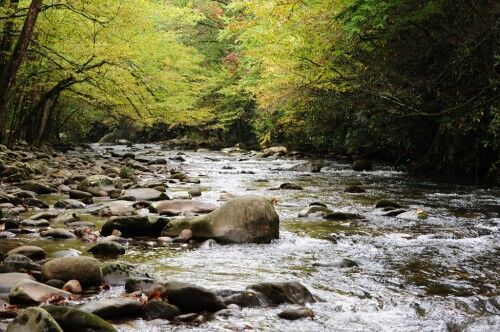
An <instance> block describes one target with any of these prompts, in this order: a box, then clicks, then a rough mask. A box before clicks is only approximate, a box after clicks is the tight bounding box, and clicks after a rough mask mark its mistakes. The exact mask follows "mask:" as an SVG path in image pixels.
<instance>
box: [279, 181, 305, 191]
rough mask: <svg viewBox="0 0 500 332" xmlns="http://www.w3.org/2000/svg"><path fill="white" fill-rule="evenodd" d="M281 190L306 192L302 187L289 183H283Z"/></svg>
mask: <svg viewBox="0 0 500 332" xmlns="http://www.w3.org/2000/svg"><path fill="white" fill-rule="evenodd" d="M279 188H280V189H284V190H304V188H302V187H301V186H299V185H296V184H293V183H288V182H286V183H282V184H281V185H280V187H279Z"/></svg>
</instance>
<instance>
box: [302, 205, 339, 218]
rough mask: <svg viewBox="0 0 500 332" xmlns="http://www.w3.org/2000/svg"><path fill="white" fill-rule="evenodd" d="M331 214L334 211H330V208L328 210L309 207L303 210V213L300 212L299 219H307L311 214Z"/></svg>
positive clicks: (321, 207)
mask: <svg viewBox="0 0 500 332" xmlns="http://www.w3.org/2000/svg"><path fill="white" fill-rule="evenodd" d="M331 212H332V210H330V209H329V208H327V207H325V206H319V205H312V206H309V207H307V208H305V209H303V210H302V211H300V212H299V218H304V217H307V216H309V215H311V214H319V215H324V214H327V213H331Z"/></svg>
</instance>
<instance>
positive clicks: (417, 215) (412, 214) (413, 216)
mask: <svg viewBox="0 0 500 332" xmlns="http://www.w3.org/2000/svg"><path fill="white" fill-rule="evenodd" d="M396 218H398V219H406V220H412V221H419V220H424V219H427V218H428V216H427V212H425V211H423V210H416V211H408V212H403V213H401V214H398V215H397V216H396Z"/></svg>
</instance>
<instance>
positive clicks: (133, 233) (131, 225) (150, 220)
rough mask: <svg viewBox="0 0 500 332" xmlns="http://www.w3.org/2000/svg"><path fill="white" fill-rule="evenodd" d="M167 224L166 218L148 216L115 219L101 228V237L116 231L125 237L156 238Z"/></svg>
mask: <svg viewBox="0 0 500 332" xmlns="http://www.w3.org/2000/svg"><path fill="white" fill-rule="evenodd" d="M168 222H169V221H168V219H166V218H157V217H148V216H131V217H117V218H114V219H111V220H109V221H107V222H106V223H105V224H104V225H103V226H102V229H101V236H108V235H111V234H112V233H113V230H115V229H116V230H118V231H120V232H121V234H122V236H125V237H137V236H155V237H158V236H160V234H161V232H162V230H163V229H164V228H165V226H166V225H167V224H168Z"/></svg>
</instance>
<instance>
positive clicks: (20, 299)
mask: <svg viewBox="0 0 500 332" xmlns="http://www.w3.org/2000/svg"><path fill="white" fill-rule="evenodd" d="M70 297H71V293H69V292H66V291H63V290H61V289H58V288H54V287H51V286H48V285H45V284H42V283H40V282H37V281H33V280H24V281H21V282H19V283H18V284H16V286H14V287H13V288H12V289H11V290H10V293H9V302H10V303H11V304H38V303H41V302H45V301H48V300H50V299H51V298H70Z"/></svg>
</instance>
